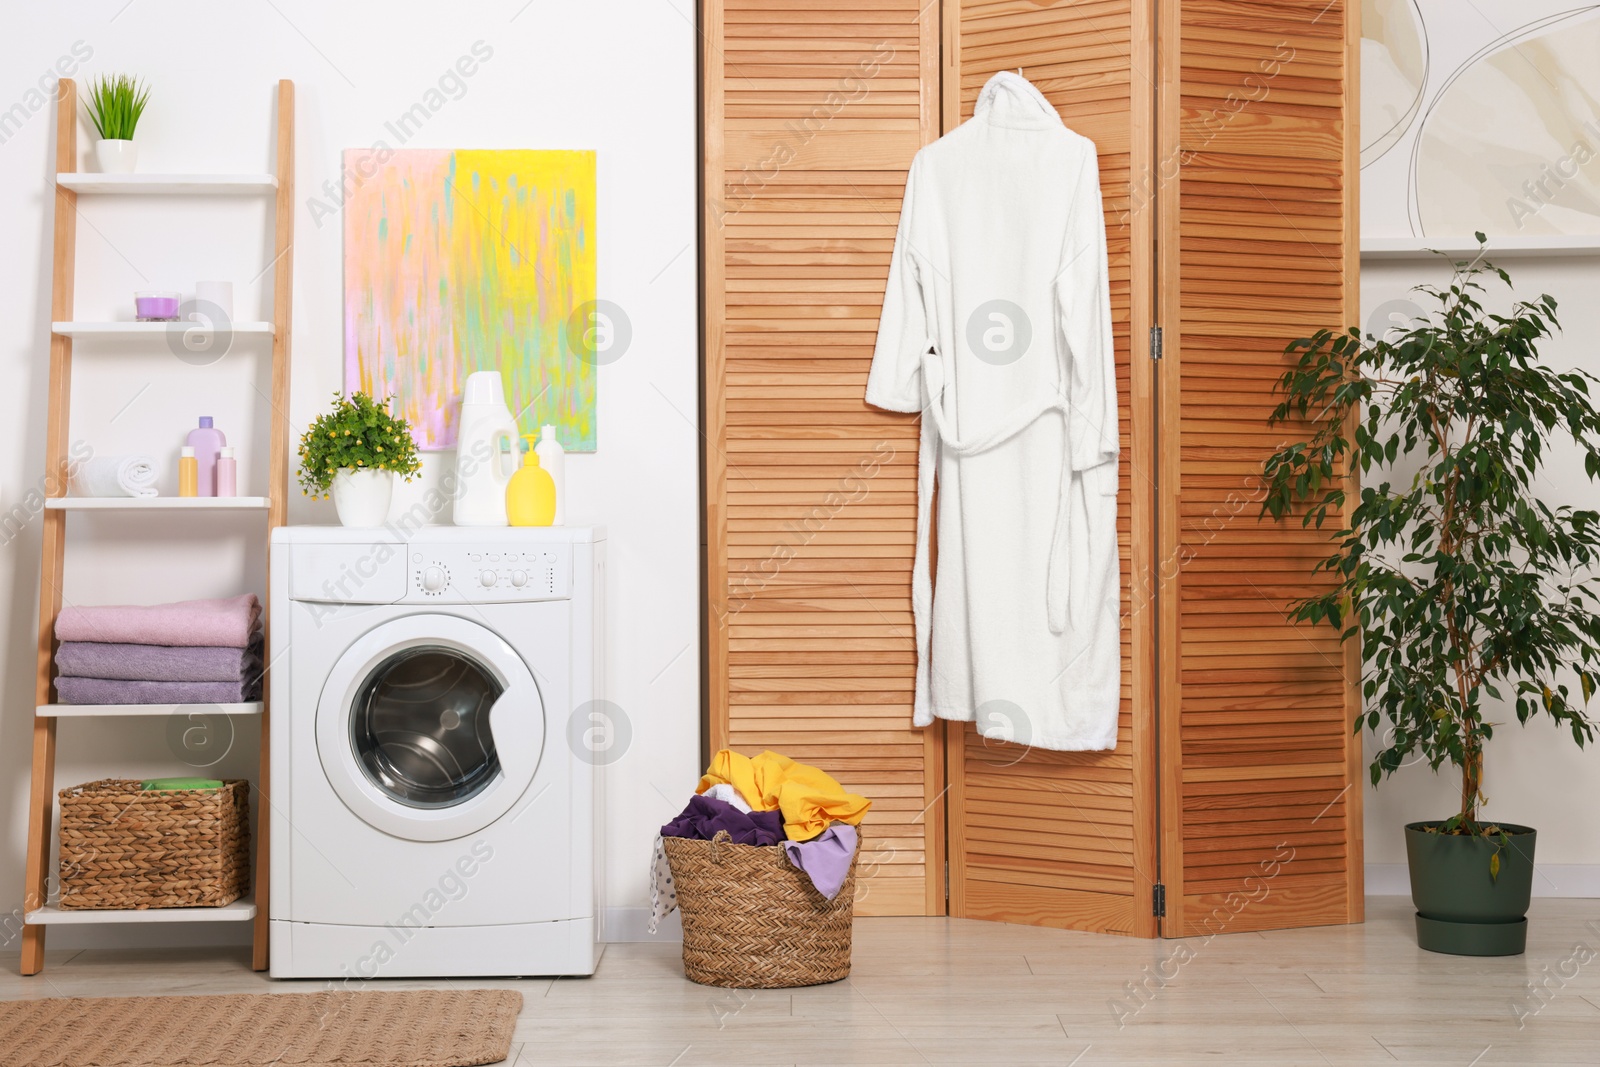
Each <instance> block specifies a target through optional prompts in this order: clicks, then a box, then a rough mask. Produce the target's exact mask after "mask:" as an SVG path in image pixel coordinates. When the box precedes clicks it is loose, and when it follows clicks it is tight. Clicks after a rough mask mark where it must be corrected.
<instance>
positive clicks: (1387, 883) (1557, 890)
mask: <svg viewBox="0 0 1600 1067" xmlns="http://www.w3.org/2000/svg"><path fill="white" fill-rule="evenodd" d="M1366 873H1367V896H1369V897H1409V896H1410V895H1411V875H1410V874H1409V873H1408V872H1407V870H1406V865H1405V864H1403V863H1369V864H1367V872H1366ZM1533 895H1534V896H1536V897H1600V863H1539V862H1538V861H1535V862H1534V865H1533Z"/></svg>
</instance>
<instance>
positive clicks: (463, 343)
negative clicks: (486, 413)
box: [344, 149, 596, 452]
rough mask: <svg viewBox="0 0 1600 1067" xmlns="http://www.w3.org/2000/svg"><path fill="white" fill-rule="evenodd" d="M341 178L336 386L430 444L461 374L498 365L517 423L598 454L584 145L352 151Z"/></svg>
mask: <svg viewBox="0 0 1600 1067" xmlns="http://www.w3.org/2000/svg"><path fill="white" fill-rule="evenodd" d="M345 173H346V174H347V175H352V176H354V178H353V181H354V182H355V187H354V189H353V190H352V191H351V192H350V194H349V195H348V197H347V199H346V201H345V204H344V216H345V218H344V286H345V292H344V358H345V387H346V388H347V389H349V390H352V391H353V390H357V389H360V390H365V391H366V392H368V393H370V394H371V395H373V396H375V397H385V396H388V397H393V400H392V401H391V404H390V406H391V410H392V411H393V412H394V414H396V415H403V416H404V417H405V418H406V419H407V420H409V421H410V423H411V427H412V430H413V431H414V433H415V435H416V438H417V446H418V447H419V448H422V449H429V450H438V449H447V448H454V447H455V439H456V418H457V416H458V413H459V412H458V409H459V406H460V403H461V385H462V382H464V381H465V380H466V377H467V375H468V374H471V373H473V372H474V371H480V370H498V371H499V372H500V373H501V377H502V379H503V380H504V382H505V387H506V403H507V404H509V405H510V407H511V411H512V413H513V414H515V415H516V416H517V423H518V426H519V428H520V431H521V432H522V433H537V432H538V428H539V427H540V426H541V425H544V424H546V423H550V424H554V426H555V427H556V434H557V436H558V437H559V438H560V440H561V444H562V446H563V447H565V448H566V449H567V451H569V452H593V451H594V450H595V446H596V434H595V360H594V359H593V358H592V353H586V352H585V350H584V347H583V346H584V343H585V337H584V333H583V331H584V330H585V329H586V328H587V327H588V325H589V321H590V314H591V311H592V309H593V307H594V301H595V248H594V238H595V156H594V153H593V152H569V151H528V150H486V151H460V150H457V151H449V150H430V149H403V150H399V151H390V150H384V151H383V152H382V154H381V155H379V154H377V153H375V152H374V151H373V150H371V149H352V150H349V151H347V152H346V153H345ZM586 355H587V356H588V357H589V358H586Z"/></svg>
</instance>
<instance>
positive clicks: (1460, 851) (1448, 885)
mask: <svg viewBox="0 0 1600 1067" xmlns="http://www.w3.org/2000/svg"><path fill="white" fill-rule="evenodd" d="M1437 825H1438V823H1437V822H1431V823H1429V822H1414V823H1409V824H1407V826H1406V860H1407V862H1408V864H1409V865H1410V868H1411V900H1412V902H1413V903H1415V904H1416V906H1417V944H1418V945H1420V946H1422V947H1423V948H1425V949H1427V950H1428V951H1429V952H1448V953H1450V954H1451V955H1455V956H1515V955H1517V954H1518V953H1520V952H1522V951H1523V950H1524V949H1525V948H1527V944H1528V920H1527V918H1526V916H1527V914H1528V900H1529V898H1530V897H1531V896H1532V895H1533V846H1534V844H1535V843H1536V842H1537V840H1538V835H1537V833H1535V832H1534V830H1533V829H1531V828H1530V827H1527V826H1517V825H1515V824H1513V823H1508V822H1505V823H1500V824H1499V825H1500V826H1501V827H1503V828H1504V829H1505V830H1506V832H1507V833H1509V834H1510V835H1511V837H1510V843H1509V844H1507V845H1506V846H1505V847H1504V848H1502V849H1501V850H1500V876H1499V877H1498V878H1495V877H1491V876H1490V874H1489V857H1490V856H1492V855H1494V852H1495V848H1496V844H1495V842H1493V841H1490V840H1487V839H1485V838H1482V837H1464V836H1456V835H1454V834H1430V833H1428V832H1426V828H1427V827H1429V826H1437Z"/></svg>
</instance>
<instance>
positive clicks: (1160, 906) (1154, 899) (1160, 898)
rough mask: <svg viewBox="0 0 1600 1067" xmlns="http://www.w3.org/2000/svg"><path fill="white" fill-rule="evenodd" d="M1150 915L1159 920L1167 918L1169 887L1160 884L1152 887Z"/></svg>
mask: <svg viewBox="0 0 1600 1067" xmlns="http://www.w3.org/2000/svg"><path fill="white" fill-rule="evenodd" d="M1150 913H1151V914H1152V915H1154V916H1155V917H1156V918H1158V919H1165V918H1166V917H1167V887H1166V886H1164V885H1162V884H1161V883H1160V882H1157V883H1156V884H1155V885H1153V886H1151V887H1150Z"/></svg>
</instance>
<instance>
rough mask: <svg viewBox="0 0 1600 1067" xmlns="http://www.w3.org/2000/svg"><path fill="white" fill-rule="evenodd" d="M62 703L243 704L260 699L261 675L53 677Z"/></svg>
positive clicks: (58, 697) (57, 695) (58, 698)
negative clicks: (214, 678) (222, 678)
mask: <svg viewBox="0 0 1600 1067" xmlns="http://www.w3.org/2000/svg"><path fill="white" fill-rule="evenodd" d="M56 699H57V700H59V701H60V702H61V703H63V704H243V703H247V702H249V701H253V700H260V699H261V676H260V675H259V674H258V675H256V676H255V677H254V678H252V679H250V680H249V681H237V682H147V681H140V680H137V679H129V678H74V677H72V676H71V675H63V676H61V677H59V678H57V679H56Z"/></svg>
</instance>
